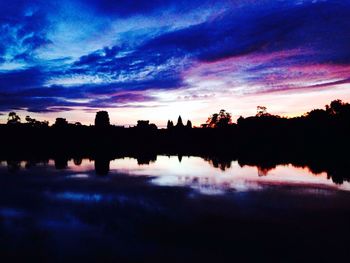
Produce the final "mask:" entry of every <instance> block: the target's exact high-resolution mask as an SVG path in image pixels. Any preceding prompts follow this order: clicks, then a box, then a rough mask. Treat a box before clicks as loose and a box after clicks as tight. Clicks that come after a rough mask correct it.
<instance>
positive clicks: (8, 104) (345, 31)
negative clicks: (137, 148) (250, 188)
mask: <svg viewBox="0 0 350 263" xmlns="http://www.w3.org/2000/svg"><path fill="white" fill-rule="evenodd" d="M69 4H70V5H69ZM67 5H69V6H72V7H74V8H78V7H81V9H76V10H73V11H74V12H73V13H75V14H79V12H81V14H80V15H81V16H83V15H84V14H85V13H84V12H90V13H89V15H91V12H92V13H93V14H94V19H95V21H94V22H96V23H98V24H103V23H107V22H106V21H108V24H106V28H108V29H110V30H111V31H108V32H107V33H110V35H111V38H113V39H112V40H111V41H110V44H108V45H107V46H106V45H105V43H104V42H103V41H101V43H99V38H97V37H95V36H91V38H92V39H93V40H90V41H92V42H94V43H93V44H94V45H93V46H96V47H97V48H95V50H94V51H92V52H86V54H85V53H84V55H83V56H80V57H79V58H78V59H75V60H74V61H73V59H70V58H65V59H63V58H62V57H56V58H54V59H51V60H48V59H44V58H43V57H45V55H46V54H45V52H48V50H49V51H50V48H49V47H50V45H52V46H54V47H55V48H62V50H65V49H67V46H64V45H65V43H66V41H61V42H59V43H56V42H54V41H53V40H52V39H51V36H54V35H55V34H57V32H61V33H62V32H64V30H61V31H57V27H59V25H60V23H62V22H66V21H68V22H70V21H74V22H76V21H77V19H78V18H79V16H77V17H78V18H74V19H72V20H70V17H69V14H70V12H68V11H67V13H62V14H61V13H57V12H55V10H56V7H57V10H61V11H62V10H65V8H66V9H67V7H66V6H67ZM58 6H59V7H60V8H58ZM0 10H1V14H0V22H1V26H0V68H1V66H3V67H5V68H6V67H7V68H8V67H10V66H11V63H20V66H19V67H20V68H15V69H11V68H10V69H6V70H1V69H0V70H1V71H0V102H1V104H0V105H1V106H0V111H6V110H11V109H16V108H24V109H27V110H28V111H35V112H45V111H56V110H57V109H62V108H64V109H66V108H73V107H76V106H83V107H87V108H88V107H98V106H99V105H100V107H121V106H125V105H126V104H128V103H130V102H133V101H134V102H142V101H154V100H155V98H154V97H152V96H150V95H148V94H147V91H149V90H153V91H157V90H167V89H169V90H170V89H179V88H182V89H185V88H187V86H186V85H187V84H185V83H186V82H185V80H184V79H183V72H184V71H185V70H187V69H189V68H191V67H192V66H193V65H195V64H196V63H198V62H215V61H220V60H224V59H227V58H232V57H238V56H242V55H247V54H249V55H254V54H262V53H263V54H268V53H272V52H279V51H285V50H291V49H298V48H301V49H307V50H310V51H312V52H310V53H305V54H296V55H294V56H291V57H288V58H287V59H285V60H283V61H269V62H266V63H264V64H260V65H256V66H252V67H251V68H249V72H247V76H241V77H242V78H243V79H245V80H246V81H248V82H249V83H252V84H254V83H259V81H260V80H261V79H264V78H265V77H266V76H265V75H266V70H267V69H269V68H277V67H278V68H284V67H288V66H290V65H301V64H302V65H304V64H306V65H312V64H315V63H321V64H322V63H325V64H339V65H348V64H350V49H349V46H350V33H349V28H350V19H349V17H350V2H349V1H267V0H264V1H258V2H255V1H253V2H252V1H239V0H236V1H229V0H221V1H218V2H217V3H216V4H212V1H209V0H202V1H197V0H195V1H185V0H179V1H170V0H162V1H160V0H148V1H141V0H139V1H124V0H122V1H107V0H87V1H80V0H79V1H78V0H76V1H60V2H58V1H57V2H52V3H46V2H44V1H42V0H32V1H20V0H13V1H11V2H10V3H4V2H1V3H0ZM198 10H199V11H203V13H204V12H205V11H207V10H209V11H210V12H209V13H210V14H211V15H209V16H208V17H207V18H206V20H205V21H204V22H198V23H197V24H193V23H192V24H188V25H185V24H182V26H181V27H176V26H168V27H164V26H163V25H162V26H159V28H155V29H153V28H147V27H146V26H145V28H142V25H139V28H138V29H140V28H141V29H140V30H141V31H142V32H144V34H132V33H131V32H130V31H127V32H121V33H120V32H118V33H115V36H114V35H113V34H114V31H113V30H112V29H111V28H117V27H118V25H119V24H118V23H122V22H123V21H132V19H133V17H134V16H135V17H140V16H142V17H143V19H145V20H147V18H158V17H159V14H162V13H167V14H168V13H169V14H172V15H173V16H174V17H178V19H179V20H181V19H185V18H186V16H187V15H188V14H190V13H191V12H195V11H196V12H197V11H198ZM62 12H63V11H62ZM123 19H125V20H123ZM138 21H139V20H138ZM84 22H86V21H85V20H84ZM55 23H56V24H55ZM79 25H80V24H79ZM74 26H76V25H74ZM89 26H91V25H89V24H86V23H82V25H81V31H84V32H85V31H86V32H90V31H89V30H88V29H87V28H89ZM113 26H114V27H113ZM152 26H153V27H154V25H152ZM138 29H135V30H138ZM55 30H56V31H55ZM129 30H131V31H132V30H133V29H129ZM92 32H93V30H92ZM74 33H75V32H64V36H62V38H59V39H63V40H67V38H69V36H70V35H72V38H74ZM67 35H68V36H67ZM98 36H101V35H98ZM121 36H128V37H127V38H125V37H121ZM101 37H103V36H101ZM56 39H57V38H56ZM68 40H69V39H68ZM68 42H69V41H68ZM95 42H96V43H95ZM69 43H70V45H73V47H71V46H70V47H68V48H70V49H72V50H76V49H79V47H82V46H83V45H84V44H85V43H84V42H83V41H82V42H78V41H77V42H75V43H73V44H72V43H71V42H69ZM59 44H60V45H62V46H59V47H57V45H59ZM45 48H46V49H45ZM69 55H70V54H69ZM73 55H74V54H73ZM67 56H68V54H67ZM9 65H10V66H9ZM11 67H13V66H11ZM248 73H249V74H248ZM251 74H255V75H254V76H252V75H251ZM89 77H90V79H91V78H95V79H97V80H98V81H96V82H94V81H85V82H84V79H89ZM71 79H82V83H78V84H77V83H75V82H74V81H73V82H72V83H70V82H69V81H70V80H71ZM101 95H108V96H109V97H108V98H107V99H105V98H102V99H101ZM78 99H83V100H84V102H83V103H82V102H80V101H77V100H78Z"/></svg>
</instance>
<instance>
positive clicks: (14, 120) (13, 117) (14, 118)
mask: <svg viewBox="0 0 350 263" xmlns="http://www.w3.org/2000/svg"><path fill="white" fill-rule="evenodd" d="M19 123H21V118H20V117H19V116H18V115H17V113H16V112H14V111H11V112H10V113H9V116H8V118H7V124H10V125H13V124H19Z"/></svg>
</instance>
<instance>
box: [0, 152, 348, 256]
mask: <svg viewBox="0 0 350 263" xmlns="http://www.w3.org/2000/svg"><path fill="white" fill-rule="evenodd" d="M139 163H140V161H139ZM215 166H217V167H215ZM349 240H350V184H349V183H348V182H344V183H342V184H335V183H333V182H332V180H330V179H328V178H327V175H326V174H325V173H320V174H312V173H311V172H310V171H309V170H308V168H307V167H306V168H296V167H293V166H292V165H285V166H277V167H276V168H275V169H272V170H270V171H268V170H266V169H262V168H257V167H249V166H244V167H240V166H239V165H238V163H237V162H231V163H226V164H225V165H217V164H215V162H213V161H208V160H204V159H202V158H199V157H183V158H178V157H177V156H174V157H167V156H158V157H157V160H156V161H155V162H151V163H149V164H143V165H139V164H138V161H137V160H136V159H131V158H124V159H116V160H113V161H111V162H109V161H106V160H98V161H96V162H95V161H93V160H70V161H68V162H65V161H63V162H62V161H57V160H56V162H55V161H53V160H49V161H48V162H41V163H40V162H39V163H33V162H25V161H23V162H13V161H9V162H5V161H3V162H1V163H0V261H1V262H14V261H20V262H29V261H30V262H247V261H253V262H263V261H269V262H271V261H274V262H338V261H343V262H348V261H349V257H350V254H349V249H350V241H349Z"/></svg>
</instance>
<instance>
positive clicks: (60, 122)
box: [54, 118, 68, 128]
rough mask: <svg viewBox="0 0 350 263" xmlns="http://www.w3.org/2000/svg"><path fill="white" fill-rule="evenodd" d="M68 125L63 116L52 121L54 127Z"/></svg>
mask: <svg viewBox="0 0 350 263" xmlns="http://www.w3.org/2000/svg"><path fill="white" fill-rule="evenodd" d="M66 126H68V122H67V120H66V119H65V118H56V121H55V123H54V127H57V128H62V127H66Z"/></svg>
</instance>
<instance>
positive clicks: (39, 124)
mask: <svg viewBox="0 0 350 263" xmlns="http://www.w3.org/2000/svg"><path fill="white" fill-rule="evenodd" d="M25 120H26V122H27V125H29V126H31V127H48V126H49V122H48V121H37V120H36V119H33V118H31V117H30V116H26V118H25Z"/></svg>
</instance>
